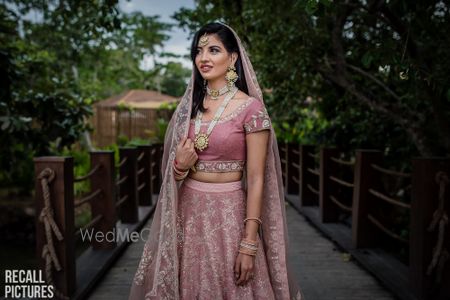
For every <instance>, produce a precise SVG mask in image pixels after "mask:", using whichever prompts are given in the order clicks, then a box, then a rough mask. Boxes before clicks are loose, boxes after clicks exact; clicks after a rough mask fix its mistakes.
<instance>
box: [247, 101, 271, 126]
mask: <svg viewBox="0 0 450 300" xmlns="http://www.w3.org/2000/svg"><path fill="white" fill-rule="evenodd" d="M270 128H271V121H270V117H269V114H268V113H267V110H266V107H265V106H264V104H263V103H262V102H261V101H260V100H258V99H255V100H254V101H253V102H252V103H251V104H250V105H249V107H248V109H247V111H246V112H245V117H244V129H245V133H246V134H249V133H253V132H258V131H261V130H266V129H267V130H270Z"/></svg>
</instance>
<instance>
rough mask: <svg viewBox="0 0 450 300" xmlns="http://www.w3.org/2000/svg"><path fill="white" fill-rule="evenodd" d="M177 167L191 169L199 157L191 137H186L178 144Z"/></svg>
mask: <svg viewBox="0 0 450 300" xmlns="http://www.w3.org/2000/svg"><path fill="white" fill-rule="evenodd" d="M175 159H176V160H177V167H178V168H179V169H182V170H188V169H190V168H191V167H192V166H193V165H194V164H195V162H196V161H197V159H198V156H197V152H195V149H194V143H193V142H192V140H191V139H190V138H187V137H184V138H183V139H182V140H181V141H180V143H179V144H178V146H177V150H176V156H175Z"/></svg>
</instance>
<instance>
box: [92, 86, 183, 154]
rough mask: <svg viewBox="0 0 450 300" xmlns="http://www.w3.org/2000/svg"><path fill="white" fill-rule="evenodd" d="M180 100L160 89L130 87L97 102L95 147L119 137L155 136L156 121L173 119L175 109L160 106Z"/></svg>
mask: <svg viewBox="0 0 450 300" xmlns="http://www.w3.org/2000/svg"><path fill="white" fill-rule="evenodd" d="M177 101H178V99H177V98H175V97H172V96H169V95H165V94H161V93H159V92H157V91H147V90H128V91H125V92H123V93H121V94H119V95H115V96H111V97H109V98H107V99H105V100H102V101H99V102H97V103H95V104H94V106H93V108H94V116H93V118H92V126H93V127H94V132H93V135H92V140H93V143H94V145H95V146H97V147H104V146H107V145H110V144H113V143H116V141H117V138H118V137H119V136H126V137H127V138H128V139H132V138H136V137H139V138H143V139H146V138H151V137H152V136H153V135H155V134H156V131H157V128H156V120H157V119H158V118H164V119H166V120H167V121H168V120H170V117H171V112H170V111H167V110H161V109H158V108H159V107H160V106H161V105H162V104H169V103H174V102H177Z"/></svg>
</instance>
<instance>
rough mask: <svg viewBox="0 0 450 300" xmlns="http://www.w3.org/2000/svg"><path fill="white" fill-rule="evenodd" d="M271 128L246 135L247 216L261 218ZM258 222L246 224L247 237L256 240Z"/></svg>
mask: <svg viewBox="0 0 450 300" xmlns="http://www.w3.org/2000/svg"><path fill="white" fill-rule="evenodd" d="M269 135H270V130H260V131H257V132H253V133H251V134H247V135H246V143H247V212H246V216H247V218H260V217H261V207H262V200H263V190H264V171H265V167H266V158H267V147H268V141H269ZM258 226H259V225H258V223H257V222H248V221H247V223H246V225H245V234H246V237H247V238H249V239H251V240H256V237H257V234H258Z"/></svg>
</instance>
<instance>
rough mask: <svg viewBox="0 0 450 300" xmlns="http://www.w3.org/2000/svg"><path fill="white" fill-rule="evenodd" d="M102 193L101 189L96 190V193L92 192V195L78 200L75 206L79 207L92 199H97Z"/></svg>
mask: <svg viewBox="0 0 450 300" xmlns="http://www.w3.org/2000/svg"><path fill="white" fill-rule="evenodd" d="M101 193H102V190H101V189H97V190H95V192H92V193H91V194H89V195H87V196H86V197H83V198H81V199H76V200H75V202H74V206H75V207H78V206H80V205H82V204H84V203H86V202H88V201H91V200H92V199H94V198H95V197H97V196H98V195H100V194H101Z"/></svg>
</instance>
